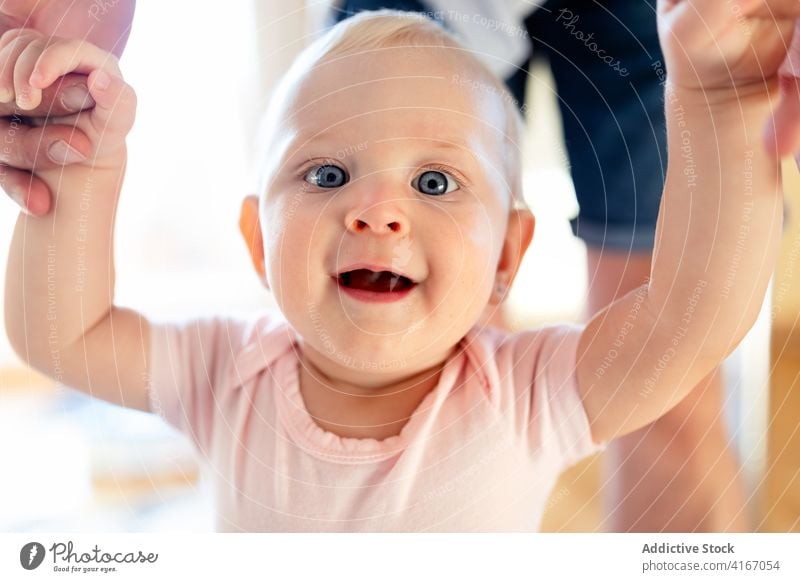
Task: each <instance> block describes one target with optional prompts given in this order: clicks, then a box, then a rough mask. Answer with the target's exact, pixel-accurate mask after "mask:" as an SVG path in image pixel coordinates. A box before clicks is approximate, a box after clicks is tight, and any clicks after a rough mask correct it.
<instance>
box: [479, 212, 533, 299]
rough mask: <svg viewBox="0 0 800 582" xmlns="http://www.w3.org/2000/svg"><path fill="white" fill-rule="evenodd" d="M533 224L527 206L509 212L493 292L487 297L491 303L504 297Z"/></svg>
mask: <svg viewBox="0 0 800 582" xmlns="http://www.w3.org/2000/svg"><path fill="white" fill-rule="evenodd" d="M535 226H536V219H535V218H534V216H533V213H532V212H531V211H530V210H528V209H527V208H515V209H513V210H511V212H510V213H509V216H508V227H507V228H506V238H505V241H504V242H503V250H502V251H501V252H500V260H499V261H498V263H497V273H496V274H495V287H494V292H493V293H492V296H491V298H490V299H489V302H490V303H491V304H499V303H502V302H503V299H505V296H506V293H507V292H508V289H509V288H510V287H511V283H513V282H514V278H515V277H516V276H517V271H518V270H519V266H520V264H521V263H522V258H523V257H524V256H525V251H527V250H528V246H529V245H530V244H531V240H533V231H534V228H535Z"/></svg>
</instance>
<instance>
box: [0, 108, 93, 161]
mask: <svg viewBox="0 0 800 582" xmlns="http://www.w3.org/2000/svg"><path fill="white" fill-rule="evenodd" d="M91 152H92V144H91V142H90V141H89V138H88V137H87V136H86V134H84V133H83V132H82V131H80V130H77V129H75V128H74V127H71V126H68V125H44V126H40V127H32V126H27V125H24V124H22V123H21V120H20V119H19V118H14V117H12V118H10V119H0V163H2V164H4V165H6V166H12V167H14V168H18V169H24V170H34V171H35V170H42V169H48V168H54V167H56V166H61V165H64V164H73V163H76V162H81V161H83V160H85V159H86V158H87V157H88V156H89V155H90V154H91Z"/></svg>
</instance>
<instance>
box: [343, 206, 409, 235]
mask: <svg viewBox="0 0 800 582" xmlns="http://www.w3.org/2000/svg"><path fill="white" fill-rule="evenodd" d="M346 220H347V228H348V230H350V231H351V232H354V233H361V232H366V231H372V232H373V233H375V234H389V233H395V234H399V235H401V236H402V235H404V234H407V232H408V219H407V218H406V217H405V216H403V215H402V212H401V211H400V210H399V209H398V208H397V206H395V205H393V204H391V203H379V204H375V205H373V206H371V207H369V208H366V209H360V211H357V210H354V211H352V212H350V213H348V215H347V219H346Z"/></svg>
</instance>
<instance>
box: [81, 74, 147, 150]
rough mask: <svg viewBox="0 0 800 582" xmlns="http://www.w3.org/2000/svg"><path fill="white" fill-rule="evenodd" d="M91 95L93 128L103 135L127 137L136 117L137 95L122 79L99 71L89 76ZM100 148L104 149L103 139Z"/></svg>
mask: <svg viewBox="0 0 800 582" xmlns="http://www.w3.org/2000/svg"><path fill="white" fill-rule="evenodd" d="M88 85H89V93H91V95H92V98H93V99H94V101H95V106H94V109H93V110H92V126H93V127H94V129H95V130H96V131H98V132H99V133H100V135H101V136H102V135H103V134H107V133H111V134H113V135H114V136H115V137H116V136H125V135H127V133H128V132H129V131H130V129H131V127H132V126H133V120H134V117H135V116H136V93H135V92H134V91H133V89H132V88H131V86H130V85H128V84H127V83H126V82H125V81H123V80H122V78H121V77H118V76H116V75H112V74H109V73H108V72H107V71H104V70H98V71H95V72H93V73H92V74H91V75H89V82H88ZM100 139H101V143H100V146H101V147H102V140H103V138H102V137H101V138H100Z"/></svg>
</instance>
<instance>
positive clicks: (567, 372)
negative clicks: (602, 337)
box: [529, 325, 606, 468]
mask: <svg viewBox="0 0 800 582" xmlns="http://www.w3.org/2000/svg"><path fill="white" fill-rule="evenodd" d="M582 331H583V327H581V326H569V325H560V326H554V327H548V328H545V329H542V330H541V331H540V332H539V334H538V337H537V339H539V342H540V343H539V345H538V348H539V349H538V351H537V352H536V356H535V357H536V362H535V365H534V378H533V385H532V396H531V416H532V418H533V421H532V422H531V423H530V425H529V430H530V434H529V437H530V438H531V440H532V441H533V442H535V443H540V445H541V446H543V447H545V449H546V450H547V452H548V453H549V454H552V455H553V456H554V458H555V459H556V460H557V462H559V463H560V464H561V466H562V468H566V467H569V466H571V465H574V464H575V463H577V462H578V461H580V460H581V459H583V458H585V457H588V456H589V455H592V454H594V453H596V452H598V451H601V450H604V449H605V448H606V444H605V443H595V442H594V441H593V440H592V436H591V430H590V427H589V419H588V417H587V416H586V411H585V409H584V407H583V402H582V401H581V397H580V393H579V391H578V380H577V375H576V362H577V358H576V354H577V349H578V340H580V337H581V332H582Z"/></svg>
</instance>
